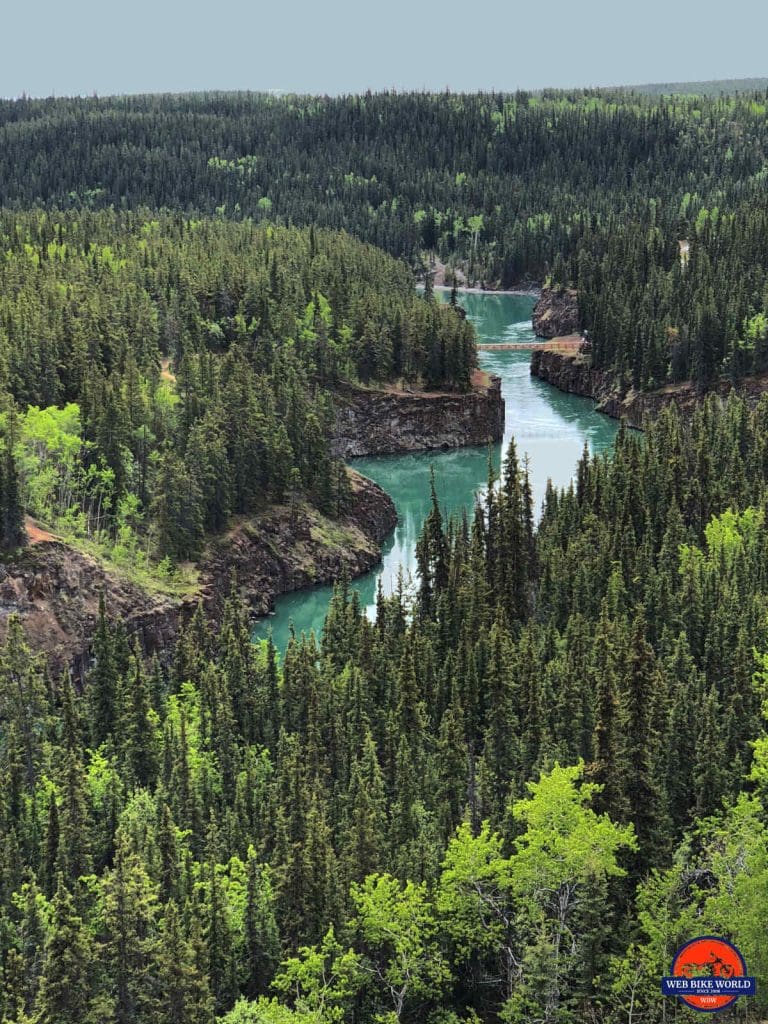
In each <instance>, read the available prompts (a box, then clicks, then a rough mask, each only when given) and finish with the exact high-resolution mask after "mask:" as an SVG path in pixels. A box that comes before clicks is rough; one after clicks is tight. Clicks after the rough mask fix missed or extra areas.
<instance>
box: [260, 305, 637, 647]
mask: <svg viewBox="0 0 768 1024" xmlns="http://www.w3.org/2000/svg"><path fill="white" fill-rule="evenodd" d="M441 298H442V299H443V301H447V299H448V296H447V294H446V293H441ZM460 301H461V304H462V305H463V306H464V308H465V309H466V310H467V314H468V316H469V317H470V319H471V320H472V322H473V323H474V325H475V328H476V330H477V333H478V340H479V341H480V342H482V343H485V344H491V343H493V342H505V341H521V342H528V341H531V340H533V332H532V330H531V320H530V317H531V309H532V307H533V299H531V298H529V297H527V296H519V295H494V294H487V293H486V294H469V293H465V294H463V295H461V298H460ZM480 365H481V366H482V367H483V369H486V370H488V371H490V372H491V373H495V374H498V376H499V377H501V380H502V393H503V395H504V400H505V405H506V425H505V435H504V442H503V444H501V445H499V444H497V445H495V446H494V451H493V459H494V463H495V465H496V467H497V468H498V466H499V465H500V463H501V458H502V452H503V451H504V450H505V449H506V446H507V444H508V443H509V439H510V438H511V437H512V436H514V437H515V441H516V444H517V449H518V454H519V456H520V457H521V458H522V457H523V456H525V455H527V456H528V457H529V459H530V474H531V484H532V489H533V496H534V502H535V505H536V508H537V509H538V508H540V506H541V502H542V500H543V498H544V494H545V491H546V486H547V480H548V479H551V480H552V482H553V483H554V484H555V485H556V486H558V487H563V486H567V485H568V484H569V483H570V481H571V480H572V479H573V474H574V471H575V468H576V463H577V461H578V459H579V457H580V455H581V452H582V450H583V448H584V444H585V443H586V444H587V446H588V447H589V449H590V451H593V452H594V451H602V450H604V449H605V448H607V447H609V446H610V445H611V444H612V443H613V439H614V437H615V436H616V430H617V424H616V423H615V422H614V421H613V420H611V419H609V418H608V417H606V416H603V415H601V414H600V413H597V412H595V411H594V404H593V403H592V402H591V401H590V400H589V399H585V398H577V397H576V396H574V395H564V394H562V393H561V392H559V391H557V390H555V388H553V387H551V386H550V385H548V384H545V383H543V382H542V381H539V380H535V379H532V378H531V376H530V372H529V355H528V353H526V352H510V351H506V352H504V351H500V352H493V351H484V352H481V353H480ZM351 465H352V466H353V467H354V468H355V469H356V470H358V472H360V473H363V474H364V475H365V476H368V477H370V478H371V479H372V480H374V481H375V482H376V483H377V484H379V485H380V486H381V487H383V488H384V490H385V491H387V493H388V494H390V495H391V496H392V498H393V500H394V502H395V505H396V506H397V511H398V516H399V521H398V525H397V527H396V529H395V531H394V533H393V534H392V536H391V537H390V538H388V540H387V541H386V542H385V543H384V545H383V548H382V564H381V565H380V566H378V567H377V568H376V569H375V570H373V571H372V572H370V573H366V575H364V576H361V577H359V578H358V579H356V580H355V581H354V588H355V589H356V590H357V591H358V593H359V594H360V601H361V603H362V604H363V605H364V606H366V607H368V608H370V609H372V608H373V604H374V601H375V597H376V589H377V586H378V582H379V580H381V585H382V587H383V589H384V592H385V593H391V592H392V590H393V589H394V588H395V587H396V586H397V581H398V576H399V574H400V573H401V570H402V571H403V572H405V573H406V574H407V573H408V572H411V573H412V572H413V571H414V569H415V550H416V541H417V539H418V536H419V532H420V530H421V525H422V523H423V521H424V518H425V516H426V515H427V513H428V511H429V501H430V499H429V472H430V467H434V471H435V486H436V490H437V494H438V497H439V500H440V503H441V507H442V508H443V510H444V511H445V512H446V513H447V514H448V515H450V514H452V513H460V512H461V510H462V509H466V510H467V511H468V514H469V515H470V516H471V514H472V510H473V508H474V505H475V502H476V500H477V497H478V495H479V494H480V493H481V491H482V490H483V488H484V486H485V483H486V480H487V467H488V453H487V450H486V449H485V448H462V449H455V450H452V451H447V452H419V453H415V454H410V455H388V456H377V457H373V458H360V459H354V460H352V462H351ZM331 593H332V588H331V587H328V586H323V587H309V588H306V589H304V590H300V591H296V592H295V593H293V594H285V595H283V596H282V597H280V598H278V600H277V601H276V603H275V613H274V615H272V616H268V617H266V618H264V619H261V620H259V621H258V622H257V623H256V624H255V625H254V629H253V637H254V639H255V640H259V639H263V638H264V637H266V636H267V635H268V633H269V630H270V629H271V630H272V635H273V640H274V643H275V645H276V647H277V648H278V650H280V651H282V650H284V649H285V646H286V644H287V642H288V637H289V635H290V634H289V630H290V624H291V622H292V623H293V626H294V628H295V630H296V632H297V633H301V632H302V631H304V632H309V631H310V630H314V631H315V632H316V633H319V632H320V630H321V629H322V625H323V621H324V618H325V613H326V610H327V608H328V602H329V600H330V597H331Z"/></svg>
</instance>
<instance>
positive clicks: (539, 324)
mask: <svg viewBox="0 0 768 1024" xmlns="http://www.w3.org/2000/svg"><path fill="white" fill-rule="evenodd" d="M532 322H533V329H534V331H535V332H536V335H537V337H539V338H557V337H560V336H562V335H566V334H573V333H575V332H576V331H578V330H579V327H580V326H581V322H580V319H579V302H578V296H577V293H576V290H575V289H574V288H562V287H556V288H555V287H545V288H542V290H541V296H540V298H539V299H538V301H537V302H536V305H535V306H534V307H533V314H532Z"/></svg>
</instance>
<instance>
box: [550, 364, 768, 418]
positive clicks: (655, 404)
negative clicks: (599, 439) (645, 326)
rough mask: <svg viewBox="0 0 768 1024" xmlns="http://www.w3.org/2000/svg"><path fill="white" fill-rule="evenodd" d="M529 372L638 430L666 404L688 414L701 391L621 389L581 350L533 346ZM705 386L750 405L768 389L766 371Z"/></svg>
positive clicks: (674, 386) (684, 387)
mask: <svg viewBox="0 0 768 1024" xmlns="http://www.w3.org/2000/svg"><path fill="white" fill-rule="evenodd" d="M531 373H532V374H533V376H534V377H539V378H540V379H541V380H544V381H546V382H547V383H548V384H552V385H554V386H555V387H556V388H558V389H559V390H560V391H565V392H566V393H568V394H572V395H583V396H584V397H585V398H592V399H594V401H595V402H596V403H597V410H598V412H604V413H605V414H606V415H607V416H612V417H613V418H614V419H623V420H625V421H626V422H627V424H628V425H629V426H631V427H636V428H637V429H638V430H641V429H642V427H643V422H644V421H645V419H646V418H650V419H653V418H655V417H656V416H658V415H659V413H660V412H661V411H662V410H663V409H665V408H667V407H669V406H674V407H675V408H677V409H678V410H679V411H680V412H682V413H684V414H687V413H690V412H692V411H693V409H694V407H695V406H696V403H697V402H698V401H700V399H701V394H700V392H697V391H696V388H695V387H694V385H693V384H691V382H690V381H685V382H683V383H682V384H669V385H667V386H666V387H663V388H659V389H658V390H656V391H635V390H634V389H632V388H630V389H629V390H627V391H621V390H620V389H619V388H617V387H616V385H615V383H614V382H613V381H612V380H611V377H610V375H609V374H608V373H607V372H606V371H604V370H597V369H594V368H593V367H592V366H590V364H589V357H587V356H584V355H582V354H581V353H574V352H558V351H555V350H549V351H547V350H539V349H536V350H534V352H533V354H532V356H531ZM708 390H709V392H711V393H713V394H717V395H720V396H721V397H722V398H726V397H727V396H728V394H729V393H730V392H731V391H735V392H736V393H737V394H738V395H740V396H741V397H742V398H744V399H745V400H746V401H747V402H748V403H749V404H750V405H755V404H757V402H758V401H759V400H760V398H761V396H762V395H764V394H765V393H766V392H768V375H767V376H763V377H745V378H744V379H743V380H741V381H739V383H738V385H737V386H736V387H734V385H733V384H732V383H731V382H730V381H729V380H727V379H726V378H721V379H720V380H718V381H715V382H714V383H713V384H712V386H711V387H710V388H709V389H708Z"/></svg>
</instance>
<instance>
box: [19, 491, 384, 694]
mask: <svg viewBox="0 0 768 1024" xmlns="http://www.w3.org/2000/svg"><path fill="white" fill-rule="evenodd" d="M350 482H351V486H352V501H351V506H350V509H349V512H348V514H347V515H346V516H344V517H343V519H340V520H331V519H328V518H326V517H325V516H323V515H321V514H320V513H319V512H318V511H317V510H316V509H314V508H312V507H311V506H309V505H306V504H298V505H296V506H293V507H291V506H288V505H281V506H276V507H273V508H271V509H270V510H269V511H268V512H266V513H265V514H264V515H262V516H259V517H258V518H255V519H249V520H243V521H241V522H238V523H237V524H235V525H234V526H233V528H232V529H231V530H230V531H229V532H228V533H226V534H224V535H222V536H221V537H217V538H215V539H214V540H213V541H211V542H210V544H209V545H208V548H207V550H206V551H205V553H204V555H203V557H202V558H201V560H200V563H199V585H198V587H197V588H195V589H194V591H193V592H190V593H189V594H187V595H186V596H184V597H176V596H168V595H156V594H150V593H148V592H147V591H145V590H144V589H142V588H141V587H140V586H137V585H136V584H135V583H133V582H131V581H130V580H128V579H126V578H125V577H124V576H122V575H120V574H118V573H117V572H115V571H113V570H110V569H107V568H106V567H105V566H104V565H103V564H102V563H101V562H99V561H98V560H97V559H96V558H93V557H91V556H90V555H88V554H85V553H84V552H82V551H79V550H76V549H75V548H73V547H71V546H70V545H68V544H66V543H64V542H63V541H61V540H57V539H56V538H50V537H49V536H48V535H46V539H44V540H40V541H38V542H37V543H34V544H32V545H31V546H29V547H27V548H25V549H24V550H23V551H22V552H21V553H20V554H19V555H18V556H15V557H14V558H13V559H11V560H6V561H5V562H4V563H3V564H0V640H2V639H3V638H4V636H5V633H6V630H7V625H8V619H9V617H10V616H11V615H12V614H14V613H16V614H17V615H18V616H19V617H20V619H21V622H22V625H23V627H24V632H25V634H26V636H27V638H28V641H29V643H30V645H31V646H32V648H33V649H34V650H35V651H40V652H42V653H43V654H44V655H45V656H46V658H47V660H48V663H49V664H50V667H51V669H52V671H53V672H54V673H59V672H62V671H66V670H70V671H71V672H72V674H73V676H74V677H75V678H76V679H81V678H82V676H83V674H84V672H85V671H86V669H87V667H88V665H89V663H90V659H91V645H92V641H93V636H94V632H95V628H96V623H97V619H98V613H99V599H100V597H101V595H102V594H103V595H104V598H105V601H106V606H107V611H108V613H109V615H110V616H111V617H112V618H114V619H116V620H119V621H120V622H121V623H122V624H123V625H124V626H125V628H126V630H127V631H128V634H129V635H130V636H131V638H133V639H135V640H136V641H137V642H138V644H139V646H140V648H141V650H142V651H143V652H144V653H146V654H153V653H155V652H157V653H161V654H163V653H165V652H167V651H168V650H170V649H172V647H173V643H174V641H175V639H176V636H177V635H178V631H179V625H180V623H181V622H182V621H184V620H185V619H186V618H188V617H189V616H190V615H191V614H192V613H193V612H194V610H195V608H196V607H197V606H198V603H200V602H202V604H203V606H204V608H205V609H206V611H207V612H209V613H210V614H211V615H213V617H214V618H216V616H217V615H218V614H219V613H220V611H221V607H222V604H223V600H224V598H225V597H226V596H227V595H228V594H229V593H230V592H231V589H232V585H233V581H236V586H237V588H238V591H239V593H240V596H241V597H242V599H243V600H244V601H245V603H246V606H247V607H248V608H249V609H250V611H251V612H252V614H253V615H254V616H256V615H261V614H264V613H265V612H267V611H269V610H270V609H271V607H272V604H273V602H274V599H275V598H276V597H277V596H278V595H279V594H282V593H286V592H288V591H291V590H297V589H298V588H300V587H304V586H307V585H309V584H311V583H329V582H331V581H332V580H334V579H338V578H339V576H341V575H342V574H343V573H344V572H346V573H347V574H348V575H349V576H350V577H352V576H356V575H359V574H360V573H363V572H367V571H368V570H369V569H371V568H373V566H374V565H376V564H377V562H378V561H379V560H380V558H381V551H380V547H379V545H380V543H381V541H382V540H383V539H384V538H385V537H386V536H387V534H389V533H390V532H391V531H392V530H393V529H394V527H395V525H396V523H397V512H396V510H395V506H394V504H393V502H392V500H391V498H390V497H389V495H387V494H386V493H385V492H384V491H383V490H382V489H381V488H380V487H378V486H377V485H376V484H374V483H373V482H372V481H371V480H367V479H366V478H365V477H362V476H360V474H358V473H353V472H350Z"/></svg>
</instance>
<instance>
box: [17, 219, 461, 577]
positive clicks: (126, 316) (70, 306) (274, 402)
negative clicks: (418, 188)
mask: <svg viewBox="0 0 768 1024" xmlns="http://www.w3.org/2000/svg"><path fill="white" fill-rule="evenodd" d="M0 249H2V251H3V254H4V255H3V259H2V260H1V261H0V395H2V396H3V405H4V406H7V409H6V412H5V413H4V414H3V415H4V421H5V431H4V432H5V437H6V441H5V449H6V451H7V452H8V453H9V455H10V457H11V458H10V461H11V462H13V461H14V460H15V470H16V473H15V476H14V477H13V495H14V496H15V497H16V498H17V499H18V502H17V504H18V503H20V504H21V505H22V506H23V507H24V508H25V509H26V510H27V511H28V512H30V513H32V514H33V515H35V516H37V517H38V518H39V519H41V520H42V521H43V522H45V523H46V524H49V525H52V526H54V527H55V528H56V529H57V530H59V531H60V532H64V533H65V534H66V535H68V536H69V535H73V536H77V537H92V538H96V539H97V540H99V541H100V542H101V544H102V547H103V548H104V549H105V550H111V551H112V552H113V553H114V550H115V547H116V546H117V549H118V552H119V554H120V556H121V557H122V558H125V557H130V558H133V559H134V560H137V559H138V560H139V561H140V560H141V559H142V558H144V556H145V555H146V552H147V545H149V551H150V553H151V556H152V557H153V558H154V559H155V560H156V559H158V558H160V559H169V560H170V561H171V562H177V561H180V560H183V559H189V558H194V557H195V555H196V554H198V553H199V551H200V547H201V545H202V543H203V540H204V537H205V535H206V533H208V532H213V531H218V530H221V529H222V528H223V527H224V526H225V525H226V524H227V521H228V518H229V516H230V514H238V515H252V514H254V513H255V512H257V511H259V510H260V509H263V508H264V506H265V504H267V503H269V502H281V501H284V500H286V498H287V497H288V496H290V495H292V494H301V495H307V496H309V498H310V499H311V500H312V501H313V502H314V503H315V504H316V505H317V506H318V507H319V508H320V509H321V510H322V511H324V512H326V513H329V514H331V515H336V514H338V513H339V512H340V511H342V510H343V508H344V503H345V501H346V496H347V487H348V485H347V478H346V473H345V472H344V469H343V466H341V464H340V463H339V462H338V461H337V460H335V459H333V458H332V457H331V455H330V453H329V447H328V439H329V434H330V432H331V427H332V424H333V420H334V409H333V402H332V396H331V393H332V390H333V388H334V386H335V385H336V384H337V383H338V382H339V381H341V380H344V381H357V382H362V383H364V384H367V383H369V382H381V381H393V380H394V381H408V382H413V383H415V384H418V385H421V384H424V385H427V386H431V387H435V386H446V387H452V388H459V389H466V388H467V387H468V385H469V377H470V373H471V370H472V367H473V366H474V362H475V351H474V335H473V332H472V329H471V327H470V325H469V324H468V323H467V322H466V321H465V320H463V319H462V318H461V317H460V316H458V315H457V314H456V312H455V310H454V309H452V308H450V307H448V306H440V305H438V304H437V303H434V302H429V301H424V300H423V299H420V298H418V297H417V296H416V293H415V292H414V288H413V278H412V275H411V274H410V272H409V271H408V269H407V267H405V266H404V265H403V264H402V263H399V262H397V261H395V260H394V259H392V258H391V257H388V256H387V255H385V254H384V253H382V252H381V251H380V250H377V249H374V248H373V247H372V246H369V245H364V244H361V243H359V242H356V241H354V240H353V239H351V238H350V237H348V236H346V235H344V234H340V233H332V232H328V231H324V230H317V231H315V229H314V228H309V229H306V230H298V229H288V228H282V227H272V226H264V227H255V226H254V225H253V224H251V223H239V224H235V223H231V222H226V221H215V220H210V219H208V220H189V219H184V218H182V217H180V216H171V215H159V216H158V217H157V218H152V217H151V216H149V215H148V214H146V213H142V212H140V211H138V212H136V213H114V212H111V211H109V212H108V211H103V212H97V213H92V212H82V213H76V214H75V213H70V214H56V215H48V214H47V213H43V212H34V213H29V214H23V215H20V214H15V213H6V214H2V215H0ZM13 469H14V467H13V466H11V470H13ZM6 490H8V489H3V490H2V494H3V495H5V494H6ZM5 534H6V535H5V537H4V541H5V547H6V548H11V547H13V546H14V542H15V541H16V534H15V533H14V531H13V529H10V528H9V529H8V530H6V531H5Z"/></svg>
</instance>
